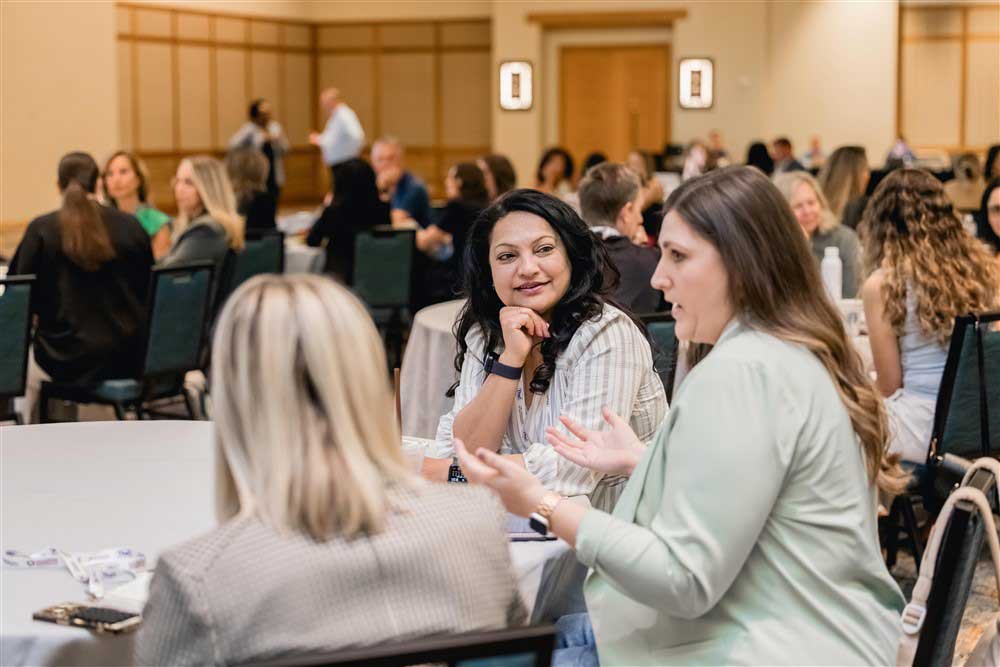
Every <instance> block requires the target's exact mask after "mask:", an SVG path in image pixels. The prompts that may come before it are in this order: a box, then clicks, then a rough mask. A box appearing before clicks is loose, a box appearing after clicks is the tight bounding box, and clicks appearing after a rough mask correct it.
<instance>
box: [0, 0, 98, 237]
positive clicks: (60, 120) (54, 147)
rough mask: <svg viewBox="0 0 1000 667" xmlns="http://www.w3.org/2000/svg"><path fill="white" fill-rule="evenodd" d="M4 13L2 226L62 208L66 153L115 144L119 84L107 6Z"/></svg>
mask: <svg viewBox="0 0 1000 667" xmlns="http://www.w3.org/2000/svg"><path fill="white" fill-rule="evenodd" d="M0 12H2V15H0V19H2V20H0V23H2V25H3V32H2V35H3V37H2V42H3V46H2V49H3V70H2V81H3V89H2V95H0V135H2V136H0V144H2V146H3V151H2V153H3V157H2V164H0V221H2V222H3V224H4V225H5V226H7V225H9V224H10V223H11V222H12V221H18V222H24V221H25V220H27V219H30V218H31V217H34V216H35V215H38V214H39V213H42V212H44V211H46V210H49V209H53V208H55V207H56V206H58V204H59V197H58V194H57V192H56V185H55V180H56V165H57V164H58V162H59V158H60V157H61V156H62V155H63V154H64V153H66V152H67V151H70V150H74V149H77V150H84V151H90V152H92V153H94V155H95V156H96V157H97V158H98V159H100V156H102V155H104V154H106V153H107V152H108V151H110V150H112V149H113V148H114V147H115V144H116V143H117V138H118V102H117V98H118V83H117V77H116V76H115V69H116V68H115V39H114V30H115V23H114V18H115V17H114V6H113V5H111V4H110V3H106V2H84V1H81V0H75V1H72V2H6V1H5V2H2V3H0ZM10 251H11V249H10V248H3V249H2V252H4V253H5V254H6V253H9V252H10Z"/></svg>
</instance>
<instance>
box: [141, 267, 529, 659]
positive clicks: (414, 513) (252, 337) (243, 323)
mask: <svg viewBox="0 0 1000 667" xmlns="http://www.w3.org/2000/svg"><path fill="white" fill-rule="evenodd" d="M212 360H213V363H212V387H213V398H214V408H215V412H214V416H215V425H216V430H215V432H216V447H217V454H216V461H217V470H218V481H217V484H216V489H217V510H218V516H219V519H220V521H221V525H220V526H219V527H218V528H216V529H215V530H213V531H212V532H210V533H208V534H207V535H203V536H201V537H197V538H194V539H193V540H191V541H189V542H187V543H186V544H183V545H181V546H179V547H176V548H174V549H172V550H170V551H168V552H167V553H165V554H163V555H161V556H160V558H159V560H158V562H157V566H156V575H155V576H154V578H153V582H152V586H151V588H150V596H149V601H148V603H147V604H146V608H145V609H144V610H143V626H142V628H141V630H140V631H139V635H138V639H137V658H138V661H139V663H141V664H150V665H202V664H244V663H250V662H258V661H261V660H274V659H276V658H289V657H292V656H294V655H298V654H307V653H315V652H326V651H334V650H337V649H339V648H343V647H346V646H364V645H370V644H375V643H378V642H383V641H387V640H404V639H408V638H414V637H419V636H424V635H432V634H440V633H448V632H463V631H473V630H488V629H499V628H503V627H506V626H507V625H511V624H519V623H521V622H523V621H524V620H525V612H524V608H523V605H522V604H521V599H520V596H519V594H518V591H517V587H516V583H515V579H514V575H513V573H512V571H511V565H510V554H509V551H508V547H507V539H506V534H505V531H504V525H505V521H506V515H505V514H504V513H503V510H502V508H501V507H500V506H499V504H498V503H497V502H496V500H495V499H494V498H492V497H491V495H490V494H489V493H487V492H486V491H484V490H483V489H476V488H470V487H466V486H461V485H450V486H446V485H443V484H441V485H437V484H429V483H427V482H424V481H422V480H421V479H419V477H417V476H416V475H415V474H414V473H412V472H411V471H410V469H409V467H408V466H407V464H406V462H405V460H404V458H403V454H402V450H401V447H400V434H399V429H398V427H397V426H396V421H395V419H394V417H393V404H392V393H391V390H390V387H389V384H388V382H387V381H386V372H385V370H386V365H385V363H386V362H385V355H384V353H383V351H382V345H381V341H380V338H379V335H378V332H377V331H376V329H375V325H374V324H373V323H372V321H371V319H370V318H369V316H368V314H367V311H366V309H365V307H364V305H363V304H362V303H361V302H360V301H358V300H357V299H356V298H355V297H354V296H353V295H352V294H350V292H349V291H348V290H347V289H346V288H343V287H341V286H340V285H338V284H336V283H335V282H334V281H332V280H329V279H327V278H323V277H320V276H311V275H296V276H278V275H264V276H258V277H256V278H253V279H251V280H249V281H247V283H246V284H244V285H242V286H241V287H240V288H239V289H237V290H236V291H235V292H234V293H233V295H232V296H231V297H230V298H229V299H228V300H227V302H226V305H225V307H224V308H223V311H222V315H221V317H220V319H219V322H218V325H217V329H216V334H215V340H214V349H213V354H212ZM264 389H266V391H265V390H264ZM248 581H251V582H252V585H247V582H248Z"/></svg>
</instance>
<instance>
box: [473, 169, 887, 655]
mask: <svg viewBox="0 0 1000 667" xmlns="http://www.w3.org/2000/svg"><path fill="white" fill-rule="evenodd" d="M666 210H667V214H666V217H665V218H664V221H663V227H662V229H661V231H660V237H659V245H660V247H661V248H662V250H663V254H662V255H661V258H660V263H659V265H658V266H657V268H656V273H655V274H654V275H653V279H652V284H653V285H654V286H655V287H657V288H658V289H660V290H661V291H662V292H663V297H664V299H666V300H667V301H668V302H670V303H672V304H673V315H674V318H675V319H676V333H677V337H678V338H679V339H681V340H685V341H688V342H689V343H692V344H698V345H707V346H711V350H710V351H709V352H708V353H707V354H706V355H705V356H704V357H703V358H702V359H701V361H700V362H698V364H697V365H696V366H695V367H694V368H693V369H692V370H691V372H690V374H689V375H688V376H687V377H686V378H685V380H684V384H683V385H681V388H680V390H679V391H678V392H677V394H675V396H674V398H675V400H674V403H673V405H671V406H670V412H669V413H668V414H667V417H666V419H665V421H664V422H663V424H662V425H661V426H660V428H659V431H658V433H657V436H656V439H655V440H654V441H653V444H651V445H650V446H649V447H648V448H645V447H643V446H642V445H641V443H640V442H639V439H638V438H637V437H636V435H635V434H634V433H633V432H632V429H630V428H629V426H628V423H627V422H626V421H625V419H622V418H620V417H618V416H616V415H614V414H611V413H610V411H606V412H605V420H606V421H607V423H608V428H595V429H589V428H584V427H582V426H580V425H579V424H577V423H575V422H574V421H573V420H570V419H565V418H564V419H563V424H564V425H565V426H566V427H567V428H568V429H569V431H570V433H560V432H558V431H556V430H554V429H550V430H549V442H550V443H551V444H552V446H553V447H554V448H555V449H556V450H557V451H558V452H559V453H560V454H561V455H562V456H564V457H565V458H566V459H568V460H569V461H572V462H574V463H576V464H577V465H582V466H586V467H588V468H590V469H592V470H595V471H601V472H603V473H605V474H612V473H613V474H619V475H621V474H625V475H630V479H629V481H628V484H627V485H626V487H625V490H624V492H623V493H622V495H621V498H620V500H619V501H618V503H617V505H615V508H614V511H613V512H612V513H607V512H604V511H601V510H599V509H597V508H593V507H591V508H587V507H584V506H582V505H579V504H577V503H572V502H565V501H564V499H563V498H562V497H561V496H560V495H559V494H558V493H554V492H552V491H548V490H546V489H545V487H543V486H542V485H541V483H540V482H539V481H538V480H537V478H536V477H534V476H533V475H531V474H530V473H529V472H527V471H526V470H525V469H524V468H523V467H521V466H519V465H517V464H516V463H515V462H512V461H510V460H508V459H506V458H505V457H502V456H498V455H497V454H495V453H494V452H492V451H489V450H487V449H485V448H480V449H479V450H478V451H476V452H475V454H472V453H469V451H468V450H466V448H465V446H464V445H462V444H461V443H460V442H458V441H456V445H455V447H456V450H457V451H458V452H459V460H460V462H461V464H462V469H463V470H464V471H465V474H466V476H467V477H468V478H469V479H470V480H478V481H480V482H482V483H484V484H487V485H489V486H490V487H491V488H493V489H494V490H496V491H497V492H498V493H499V494H500V496H501V498H502V500H503V501H504V504H505V505H506V506H507V509H508V510H509V511H511V512H514V513H516V514H519V515H521V516H526V515H528V514H531V513H534V514H536V515H538V517H539V519H536V521H541V522H543V523H546V524H547V525H548V529H549V530H551V531H552V532H553V533H555V534H556V535H557V536H558V537H560V538H562V539H564V540H565V541H566V542H568V543H569V544H570V545H572V546H574V547H575V549H576V554H577V558H578V559H579V560H580V561H581V562H582V563H584V564H585V565H587V566H589V567H590V568H591V571H590V575H589V577H588V578H587V581H586V583H585V585H584V595H585V597H586V600H587V609H588V610H589V615H590V621H591V622H592V626H593V634H592V635H591V634H590V633H589V632H588V631H587V628H586V627H584V628H578V627H573V628H570V629H571V630H580V632H578V633H576V635H577V636H575V637H574V636H568V634H567V635H564V637H563V640H564V641H563V642H562V643H563V645H565V647H566V649H567V650H573V649H578V650H580V651H581V652H583V651H585V650H586V649H587V648H589V647H588V645H587V639H589V638H590V637H595V638H596V648H597V650H598V653H599V654H600V662H601V664H604V665H759V664H778V663H781V664H809V663H815V662H817V661H821V662H824V663H829V664H876V665H884V664H890V663H892V662H893V661H894V659H895V655H896V645H897V643H898V639H899V632H900V630H899V613H900V611H901V610H902V608H903V596H902V594H901V593H900V590H899V587H898V586H897V585H896V583H895V581H893V579H892V577H891V576H889V573H888V571H887V570H886V568H885V564H884V563H883V561H882V556H881V553H880V551H879V545H878V539H877V536H876V533H877V530H876V521H877V519H876V505H877V492H878V490H880V489H886V490H892V491H897V492H898V491H899V490H901V488H902V486H903V482H904V480H903V479H902V475H901V474H900V471H899V470H898V467H896V466H890V465H888V462H887V461H886V458H885V456H884V450H885V442H886V415H885V410H884V409H883V407H882V400H881V397H880V396H879V395H878V391H877V390H876V389H875V387H874V386H872V383H871V380H869V379H868V377H867V375H866V374H865V370H864V366H863V365H862V362H861V359H860V357H859V356H858V354H857V353H856V352H855V351H854V350H853V347H852V345H851V342H850V341H849V340H848V338H847V334H846V333H845V331H844V325H843V323H842V321H841V318H840V313H839V312H838V311H837V309H836V307H835V306H834V305H833V304H832V303H830V300H829V299H828V298H826V297H825V296H824V295H823V289H822V287H821V286H820V276H819V271H818V270H817V268H816V264H815V262H813V260H812V258H811V257H810V253H809V251H808V249H807V248H806V245H805V244H804V243H803V242H802V236H801V231H800V230H799V227H798V225H797V224H796V222H795V219H794V217H793V216H792V214H791V212H790V211H789V209H788V205H787V204H786V203H785V201H784V199H783V198H782V197H781V194H780V193H779V192H778V191H777V190H776V189H775V187H774V186H773V185H772V184H771V183H770V182H769V181H768V180H767V177H766V176H764V175H763V174H761V173H760V172H759V171H757V170H756V169H752V168H748V167H726V168H724V169H719V170H715V171H711V172H709V173H707V174H705V175H704V176H702V177H700V178H696V179H692V180H690V181H685V182H684V183H682V184H681V185H680V187H678V188H677V189H676V190H674V191H673V192H672V193H671V194H670V197H669V198H668V199H667V202H666ZM625 418H626V419H627V415H626V416H625ZM470 444H473V443H470ZM569 618H572V617H569ZM579 621H580V622H581V623H582V624H584V625H586V621H585V620H584V619H579ZM561 624H562V625H564V626H566V625H570V623H569V621H568V620H567V621H561ZM567 639H568V640H569V641H566V640H567ZM574 640H577V641H574ZM575 657H576V659H577V660H578V664H586V663H585V662H584V660H583V659H582V658H583V657H584V656H575ZM591 658H592V655H591ZM590 664H594V663H593V662H591V663H590Z"/></svg>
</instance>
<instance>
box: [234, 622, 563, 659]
mask: <svg viewBox="0 0 1000 667" xmlns="http://www.w3.org/2000/svg"><path fill="white" fill-rule="evenodd" d="M554 645H555V628H554V627H553V626H551V625H545V626H528V627H520V628H508V629H506V630H496V631H491V632H467V633H462V634H457V635H442V636H439V637H430V638H426V639H416V640H411V641H404V642H390V643H384V644H379V645H377V646H372V647H368V648H360V649H348V650H344V651H338V652H334V653H328V654H322V655H321V654H317V655H311V656H304V657H302V658H283V659H281V660H276V661H273V662H263V663H253V665H254V667H277V666H278V665H284V666H287V667H327V666H328V667H348V666H350V667H405V666H407V665H424V664H427V663H440V664H445V665H448V667H549V665H551V663H552V648H553V646H554Z"/></svg>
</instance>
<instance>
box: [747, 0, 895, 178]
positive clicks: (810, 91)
mask: <svg viewBox="0 0 1000 667" xmlns="http://www.w3.org/2000/svg"><path fill="white" fill-rule="evenodd" d="M896 10H897V5H896V3H895V2H839V1H830V2H801V3H799V2H774V3H770V4H769V5H768V11H767V13H768V24H767V31H768V36H769V38H768V50H767V53H768V68H767V71H768V76H767V81H766V86H765V87H764V91H765V102H766V106H765V118H766V124H765V126H764V128H765V133H766V135H767V136H768V137H774V136H776V135H779V134H784V135H787V136H788V137H789V138H790V139H791V140H792V143H793V145H794V146H795V150H796V152H797V153H800V154H801V153H802V152H804V151H805V150H806V149H807V146H808V143H809V139H810V137H812V136H813V135H818V136H819V137H820V139H821V141H822V145H823V147H824V149H825V150H826V151H827V152H830V151H831V150H833V149H834V148H836V147H837V146H840V145H843V144H860V145H862V146H864V147H865V148H866V149H867V151H868V158H869V160H870V161H871V162H872V163H873V164H881V163H882V160H883V158H884V156H885V153H886V151H887V150H888V149H889V147H890V146H891V145H892V142H893V139H894V136H895V132H896V44H897V37H896V33H897V25H896V21H897V19H896Z"/></svg>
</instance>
